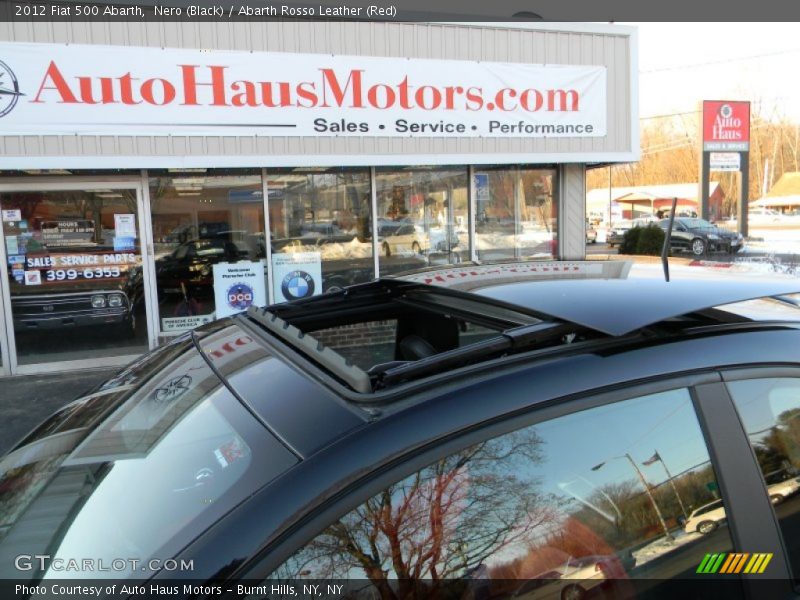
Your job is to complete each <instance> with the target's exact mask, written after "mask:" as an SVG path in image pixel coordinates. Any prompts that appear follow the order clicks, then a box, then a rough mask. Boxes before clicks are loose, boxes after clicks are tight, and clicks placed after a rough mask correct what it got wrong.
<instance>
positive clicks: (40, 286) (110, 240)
mask: <svg viewBox="0 0 800 600" xmlns="http://www.w3.org/2000/svg"><path fill="white" fill-rule="evenodd" d="M37 187H38V189H35V191H34V190H33V189H32V188H37ZM63 187H69V188H70V189H63V188H62V189H57V188H55V187H54V184H42V185H41V186H36V185H35V184H25V186H24V187H22V188H21V189H20V190H19V191H2V190H0V209H2V228H3V239H4V244H5V248H4V250H5V256H6V261H5V262H6V264H5V265H4V266H5V269H4V270H5V271H6V272H5V274H4V275H5V278H6V281H7V285H8V290H9V293H8V295H7V298H8V299H9V300H10V306H8V307H6V310H5V315H6V316H7V319H6V327H7V328H8V330H9V331H8V338H9V341H10V342H11V344H10V349H9V350H10V351H9V354H10V357H9V358H10V363H11V365H10V366H11V370H12V372H13V371H14V370H15V367H24V366H25V365H33V364H40V363H55V362H63V361H80V363H85V364H86V365H92V366H102V365H111V364H119V363H121V362H125V358H124V357H130V356H132V355H139V354H141V353H143V352H145V351H147V349H148V346H149V344H148V339H149V336H148V331H147V321H148V319H147V308H146V302H145V299H146V298H147V294H146V291H145V286H144V269H143V260H142V239H143V232H142V229H141V226H140V219H139V214H140V207H141V200H140V193H139V189H140V188H139V185H138V183H130V184H116V185H113V184H112V185H109V184H105V183H103V184H95V183H91V184H87V185H82V186H80V187H75V185H74V184H71V185H69V186H66V185H64V186H63ZM3 188H4V189H7V188H8V186H3ZM16 370H17V371H19V370H23V371H24V369H16Z"/></svg>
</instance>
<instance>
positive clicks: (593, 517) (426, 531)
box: [270, 389, 731, 598]
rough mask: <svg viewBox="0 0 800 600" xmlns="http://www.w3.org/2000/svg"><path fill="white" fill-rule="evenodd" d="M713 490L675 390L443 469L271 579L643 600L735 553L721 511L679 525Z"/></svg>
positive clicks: (406, 483) (686, 400)
mask: <svg viewBox="0 0 800 600" xmlns="http://www.w3.org/2000/svg"><path fill="white" fill-rule="evenodd" d="M718 489H719V488H718V486H717V483H716V476H715V474H714V469H713V467H712V465H711V462H710V460H709V454H708V451H707V449H706V446H705V443H704V441H703V437H702V434H701V430H700V427H699V425H698V421H697V418H696V415H695V412H694V409H693V406H692V403H691V400H690V396H689V393H688V391H687V390H685V389H679V390H674V391H669V392H664V393H659V394H654V395H649V396H645V397H640V398H636V399H632V400H627V401H623V402H618V403H615V404H612V405H606V406H601V407H598V408H592V409H589V410H584V411H580V412H577V413H573V414H570V415H567V416H563V417H560V418H556V419H553V420H551V421H546V422H543V423H539V424H536V425H533V426H530V427H527V428H524V429H521V430H518V431H514V432H512V433H509V434H507V435H503V436H500V437H498V438H494V439H489V440H487V441H485V442H482V443H479V444H477V445H475V446H472V447H469V448H467V449H465V450H463V451H461V452H457V453H455V454H453V455H450V456H447V457H446V458H443V459H441V460H439V461H437V462H435V463H433V464H431V465H429V466H428V467H426V468H424V469H422V470H421V471H418V472H416V473H414V474H412V475H411V476H409V477H406V478H405V479H403V480H402V481H399V482H398V483H396V484H394V485H391V486H389V487H388V488H386V489H385V490H383V491H382V492H380V493H379V494H377V495H375V496H373V497H371V498H369V499H368V500H366V501H365V502H363V503H362V504H361V505H359V506H358V507H357V508H355V509H354V510H352V511H351V512H349V513H347V514H346V515H344V516H343V517H341V518H340V519H339V520H338V521H336V522H334V523H332V524H331V525H330V526H329V527H328V528H327V529H325V530H324V531H323V532H322V533H320V534H319V535H317V537H315V538H314V539H313V540H311V541H310V542H308V543H307V544H305V545H304V546H303V547H301V548H300V549H299V550H298V551H296V552H295V553H294V554H293V555H292V556H291V557H290V558H289V559H288V560H286V561H285V562H284V563H283V564H282V565H280V566H279V567H278V568H276V569H275V570H274V571H273V572H272V573H271V575H270V577H271V578H280V579H283V578H309V579H329V578H342V579H361V580H362V584H363V583H364V580H367V581H368V583H369V584H371V585H372V586H374V588H375V589H374V590H373V591H375V592H376V594H377V595H381V596H386V594H384V593H383V592H386V591H387V590H393V593H396V596H397V597H411V596H415V595H416V592H418V591H420V590H419V587H415V586H431V585H439V584H440V583H441V584H442V585H444V584H443V583H442V582H443V581H444V580H447V581H449V582H450V583H452V582H453V581H454V580H456V581H458V582H460V585H465V582H467V583H466V585H477V583H476V582H478V581H480V582H481V583H480V585H482V586H488V587H489V588H490V589H485V590H484V591H485V592H486V593H487V596H486V597H495V596H497V597H501V596H508V595H515V596H519V595H525V594H527V593H528V592H530V591H531V590H533V589H537V588H538V587H541V588H546V589H547V593H548V594H550V593H552V597H553V598H559V597H561V598H563V597H572V595H570V592H579V593H580V594H582V593H583V592H589V591H590V590H593V592H598V595H597V596H596V597H619V594H622V595H623V596H624V595H626V594H628V593H632V594H638V593H643V596H639V597H646V596H647V592H648V591H656V592H657V588H658V586H659V584H660V583H661V582H663V581H664V580H668V579H671V578H692V577H696V570H697V568H698V565H699V564H700V563H701V561H703V559H704V557H705V555H706V553H708V552H725V551H727V550H730V549H731V538H730V535H729V533H728V528H727V525H726V523H725V514H724V509H722V507H721V506H720V508H719V510H718V511H717V513H716V514H712V513H709V517H707V518H703V519H695V520H692V519H689V520H688V521H685V520H686V516H687V515H688V514H689V512H691V511H693V510H694V509H696V508H697V507H700V506H704V505H706V504H708V503H710V502H713V501H715V500H718V498H719V491H718ZM684 521H685V522H686V527H684V526H683V525H682V523H684ZM698 529H699V530H700V531H698ZM643 579H647V580H648V583H647V584H644V583H643V582H641V581H638V580H643ZM637 581H638V582H637ZM470 582H471V583H470ZM523 586H528V587H525V589H523ZM576 586H577V588H576ZM578 588H580V589H578ZM593 592H592V593H593ZM536 594H537V595H536V596H535V597H537V598H538V597H540V596H539V595H538V594H539V591H537V592H536ZM606 594H608V595H606ZM526 597H529V596H526ZM541 597H551V596H549V595H544V596H541ZM575 597H579V596H575ZM593 597H595V596H593Z"/></svg>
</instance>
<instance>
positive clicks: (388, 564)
mask: <svg viewBox="0 0 800 600" xmlns="http://www.w3.org/2000/svg"><path fill="white" fill-rule="evenodd" d="M541 445H542V441H541V439H540V438H539V436H538V435H537V434H536V432H535V430H534V429H533V428H529V429H526V430H522V431H518V432H514V433H511V434H509V435H506V436H504V437H501V438H497V439H494V440H489V441H486V442H484V443H481V444H478V445H476V446H473V447H471V448H469V449H467V450H464V451H462V452H458V453H456V454H454V455H451V456H448V457H447V458H445V459H442V460H440V461H438V462H436V463H434V464H432V465H430V466H428V467H426V468H425V469H422V470H421V471H419V472H417V473H415V474H414V475H412V476H410V477H408V478H406V479H404V480H403V481H401V482H399V483H397V484H395V485H392V486H389V487H388V488H387V489H385V490H384V491H383V492H381V493H380V494H378V495H376V496H373V497H372V498H370V499H369V500H368V501H366V502H365V503H363V504H361V505H360V506H359V507H358V508H356V509H355V510H353V511H352V512H350V513H348V514H347V515H345V516H344V517H343V518H341V519H340V520H339V521H338V522H336V523H335V524H333V525H331V526H330V527H328V528H327V529H326V530H325V531H324V532H323V533H322V534H320V535H319V536H317V537H316V538H315V539H314V540H313V541H312V542H311V543H309V544H308V545H306V546H305V547H304V548H303V549H301V550H300V551H299V552H298V553H296V554H295V555H294V556H293V557H291V558H290V559H289V560H288V561H287V562H286V563H284V565H283V566H282V567H281V568H280V569H279V570H277V571H275V572H274V573H273V574H272V577H276V578H287V579H288V578H296V577H310V578H320V579H323V578H325V579H328V578H343V579H344V578H349V579H354V578H365V577H366V578H367V579H369V580H370V581H371V583H372V584H373V585H374V586H375V588H376V590H377V591H378V592H379V593H380V596H381V597H382V598H407V597H413V596H421V595H423V596H431V595H436V593H437V590H438V589H439V588H440V586H441V585H443V582H444V580H447V579H451V580H452V579H455V578H459V577H464V576H465V575H466V574H468V573H470V572H473V571H474V570H476V569H479V568H480V567H481V566H482V565H484V564H485V563H486V561H487V560H489V559H491V558H492V557H498V555H503V554H508V555H509V557H510V556H512V555H513V554H514V553H515V549H516V547H517V546H520V548H522V549H523V551H524V549H525V548H529V547H530V546H531V545H532V544H533V540H534V539H535V538H536V536H541V535H544V533H545V532H546V531H547V530H548V529H552V527H553V526H554V524H555V520H556V518H557V515H556V512H555V511H554V510H553V509H552V506H553V502H552V500H553V498H552V497H551V496H549V495H547V494H544V493H542V492H541V491H540V483H539V481H538V480H537V479H536V478H534V477H533V476H532V475H530V473H531V472H532V470H531V466H533V465H536V464H538V463H540V462H541V459H542V455H541ZM512 546H513V548H512Z"/></svg>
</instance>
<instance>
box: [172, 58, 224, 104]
mask: <svg viewBox="0 0 800 600" xmlns="http://www.w3.org/2000/svg"><path fill="white" fill-rule="evenodd" d="M199 66H200V65H180V68H181V71H182V72H183V103H182V105H183V106H197V105H199V104H200V103H199V102H198V101H197V88H198V87H199V86H208V87H210V88H211V90H212V93H213V98H214V99H213V101H212V102H211V106H229V105H228V103H227V102H226V101H225V69H227V68H228V67H220V66H209V67H208V69H209V70H210V71H211V82H210V83H198V82H197V73H196V72H195V70H196V69H197V68H198V67H199Z"/></svg>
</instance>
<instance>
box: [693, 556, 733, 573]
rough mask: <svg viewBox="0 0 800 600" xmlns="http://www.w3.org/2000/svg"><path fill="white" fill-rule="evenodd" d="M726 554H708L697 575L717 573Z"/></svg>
mask: <svg viewBox="0 0 800 600" xmlns="http://www.w3.org/2000/svg"><path fill="white" fill-rule="evenodd" d="M725 556H726V554H725V553H724V552H722V553H720V554H706V556H705V558H704V559H703V561H702V562H701V563H700V566H699V567H697V571H696V572H697V573H716V572H717V570H718V569H719V566H720V565H721V564H722V561H723V560H724V559H725Z"/></svg>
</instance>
